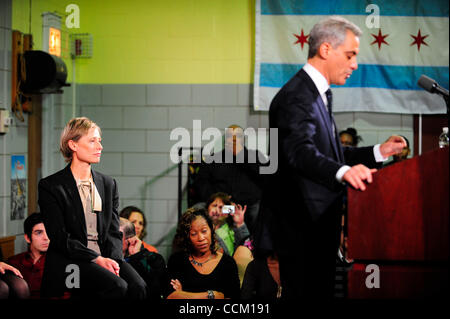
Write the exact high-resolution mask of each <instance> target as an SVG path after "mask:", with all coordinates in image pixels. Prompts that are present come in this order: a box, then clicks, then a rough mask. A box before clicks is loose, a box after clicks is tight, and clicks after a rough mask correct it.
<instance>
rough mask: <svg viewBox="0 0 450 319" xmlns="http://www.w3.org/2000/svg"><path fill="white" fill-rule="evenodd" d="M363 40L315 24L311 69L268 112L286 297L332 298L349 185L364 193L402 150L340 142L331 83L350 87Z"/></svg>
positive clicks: (349, 29) (335, 25)
mask: <svg viewBox="0 0 450 319" xmlns="http://www.w3.org/2000/svg"><path fill="white" fill-rule="evenodd" d="M360 35H361V31H360V29H359V28H358V27H357V26H356V25H354V24H353V23H351V22H349V21H347V20H345V19H343V18H340V17H330V18H327V19H325V20H322V21H321V22H319V23H318V24H316V25H315V26H314V27H313V29H312V30H311V33H310V36H309V53H308V63H307V64H306V65H305V66H304V67H303V69H301V70H300V71H299V72H298V73H297V74H296V75H295V76H294V77H292V78H291V79H290V80H289V82H287V83H286V84H285V85H284V86H283V88H281V90H280V91H279V92H278V93H277V95H276V96H275V97H274V99H273V101H272V104H271V106H270V112H269V121H270V127H271V128H277V129H278V148H279V149H278V152H279V169H278V171H277V173H276V174H274V175H273V176H271V183H270V189H269V193H270V194H267V195H268V197H267V198H269V197H270V199H269V200H268V201H267V202H265V203H264V205H266V206H267V207H265V208H264V209H263V210H262V211H267V210H268V211H270V212H271V215H272V217H270V218H271V219H267V217H266V222H268V228H269V229H270V230H271V231H272V240H273V244H274V249H275V251H276V252H277V254H278V256H279V259H280V272H281V282H282V287H283V293H282V294H283V297H284V298H287V299H291V298H296V297H301V298H302V297H304V298H319V297H325V298H328V297H329V298H331V297H332V296H333V287H334V285H333V284H334V275H335V258H336V252H337V249H338V247H339V233H340V220H341V216H340V214H339V212H340V211H341V210H340V208H341V206H342V196H343V194H344V191H345V185H344V184H345V183H348V184H349V185H351V186H352V187H354V188H356V189H360V190H362V191H363V190H365V189H366V182H367V183H371V182H372V174H373V173H374V172H376V169H375V168H373V167H377V165H378V164H377V163H378V162H382V161H384V160H386V159H387V157H389V156H391V155H393V154H395V153H398V152H400V151H401V149H402V148H403V147H404V145H405V142H404V140H403V139H402V138H401V137H398V136H391V137H390V138H389V139H388V140H387V141H386V142H385V143H383V144H381V145H376V146H374V147H363V148H351V147H346V148H344V149H342V147H341V145H340V143H339V135H338V133H337V132H338V131H337V128H336V124H335V122H334V120H333V116H332V113H331V107H332V97H331V91H330V85H331V84H336V85H343V84H345V82H346V79H347V78H348V77H350V75H351V74H352V72H353V71H355V70H356V69H357V61H356V56H357V54H358V52H359V36H360ZM349 98H351V97H349ZM360 163H364V165H363V164H360ZM369 167H372V168H369ZM263 198H264V196H263ZM262 211H261V212H262ZM261 212H260V213H261Z"/></svg>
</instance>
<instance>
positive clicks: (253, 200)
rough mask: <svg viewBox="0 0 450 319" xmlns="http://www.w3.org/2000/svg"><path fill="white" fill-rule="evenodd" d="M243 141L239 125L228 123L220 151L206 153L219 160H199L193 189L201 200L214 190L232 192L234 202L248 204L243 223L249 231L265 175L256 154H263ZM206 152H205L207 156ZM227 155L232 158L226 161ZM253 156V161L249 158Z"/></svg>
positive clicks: (204, 199)
mask: <svg viewBox="0 0 450 319" xmlns="http://www.w3.org/2000/svg"><path fill="white" fill-rule="evenodd" d="M244 144H245V140H244V134H243V130H242V128H241V127H239V126H237V125H231V126H230V127H228V128H227V130H226V133H225V147H224V149H223V150H222V151H221V152H220V153H219V154H213V155H211V156H210V157H209V158H210V159H211V160H212V159H213V158H214V159H220V160H221V163H218V162H212V163H206V162H204V163H202V164H201V165H200V168H199V171H198V175H197V178H196V180H195V182H194V189H195V190H196V193H197V194H198V195H199V197H200V198H201V201H203V202H206V201H207V200H208V198H209V197H210V196H211V195H212V194H214V193H217V192H225V193H227V194H230V195H231V196H232V200H233V202H235V203H237V204H240V205H242V206H247V214H246V215H245V223H246V224H247V227H248V228H249V230H250V232H252V231H253V229H254V227H255V222H256V218H257V215H258V211H259V203H260V200H261V194H262V188H263V183H264V180H263V178H264V175H261V174H259V168H260V166H262V165H263V164H261V163H260V162H259V158H261V156H263V155H262V154H261V153H260V152H259V151H255V150H248V149H247V148H246V147H245V145H244ZM208 155H209V154H205V156H206V157H207V156H208ZM227 158H231V159H232V161H233V162H232V163H227V162H226V159H227ZM253 158H254V159H255V160H256V163H251V161H249V159H253ZM205 161H209V159H207V160H205Z"/></svg>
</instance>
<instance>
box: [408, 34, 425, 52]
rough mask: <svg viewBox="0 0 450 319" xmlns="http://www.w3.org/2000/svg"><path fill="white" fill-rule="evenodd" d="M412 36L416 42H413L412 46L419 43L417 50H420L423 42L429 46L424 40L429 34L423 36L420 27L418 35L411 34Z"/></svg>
mask: <svg viewBox="0 0 450 319" xmlns="http://www.w3.org/2000/svg"><path fill="white" fill-rule="evenodd" d="M411 36H412V37H413V38H414V42H413V43H411V46H413V45H414V44H417V51H420V45H422V44H425V45H426V46H428V44H427V43H426V42H425V41H424V40H425V38H427V37H428V34H427V35H424V36H422V35H421V34H420V29H419V32H418V33H417V36H414V35H412V34H411Z"/></svg>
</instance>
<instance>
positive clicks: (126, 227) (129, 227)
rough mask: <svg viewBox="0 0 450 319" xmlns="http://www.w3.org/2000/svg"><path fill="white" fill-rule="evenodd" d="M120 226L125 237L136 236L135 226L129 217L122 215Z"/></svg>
mask: <svg viewBox="0 0 450 319" xmlns="http://www.w3.org/2000/svg"><path fill="white" fill-rule="evenodd" d="M120 228H121V230H122V233H123V236H124V237H125V239H128V238H131V237H134V236H136V229H135V228H134V225H133V223H132V222H130V221H129V220H128V219H126V218H123V217H120Z"/></svg>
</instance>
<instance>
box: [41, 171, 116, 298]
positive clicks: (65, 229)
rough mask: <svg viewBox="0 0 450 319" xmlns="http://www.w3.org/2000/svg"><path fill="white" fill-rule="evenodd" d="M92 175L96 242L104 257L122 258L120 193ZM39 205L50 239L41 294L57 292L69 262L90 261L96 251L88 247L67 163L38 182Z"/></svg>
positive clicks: (113, 184)
mask: <svg viewBox="0 0 450 319" xmlns="http://www.w3.org/2000/svg"><path fill="white" fill-rule="evenodd" d="M92 178H93V180H94V183H95V186H96V187H97V189H98V192H99V195H100V197H101V199H102V211H101V212H97V230H98V244H99V246H100V251H101V253H102V256H103V257H108V258H111V259H115V260H123V253H122V234H121V232H120V231H119V214H118V211H117V210H118V206H119V195H118V191H117V186H116V181H115V180H114V179H113V178H111V177H109V176H105V175H103V174H100V173H98V172H96V171H94V170H92ZM38 201H39V207H40V210H41V212H42V214H43V217H44V225H45V228H46V231H47V234H48V237H49V238H50V245H49V248H48V252H47V259H46V263H45V269H44V275H43V282H42V293H43V295H44V296H53V295H59V294H61V293H62V291H63V290H64V289H65V279H66V276H68V275H69V273H65V270H66V266H67V265H68V264H76V263H78V262H90V261H92V260H93V259H95V258H96V257H97V256H98V254H97V253H96V252H95V251H93V250H91V249H88V248H87V232H86V221H85V217H84V211H83V206H82V203H81V198H80V195H79V192H78V188H77V185H76V181H75V178H74V177H73V175H72V171H71V170H70V164H69V165H67V166H66V168H64V169H63V170H61V171H59V172H57V173H55V174H53V175H51V176H48V177H46V178H44V179H41V180H40V181H39V199H38Z"/></svg>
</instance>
